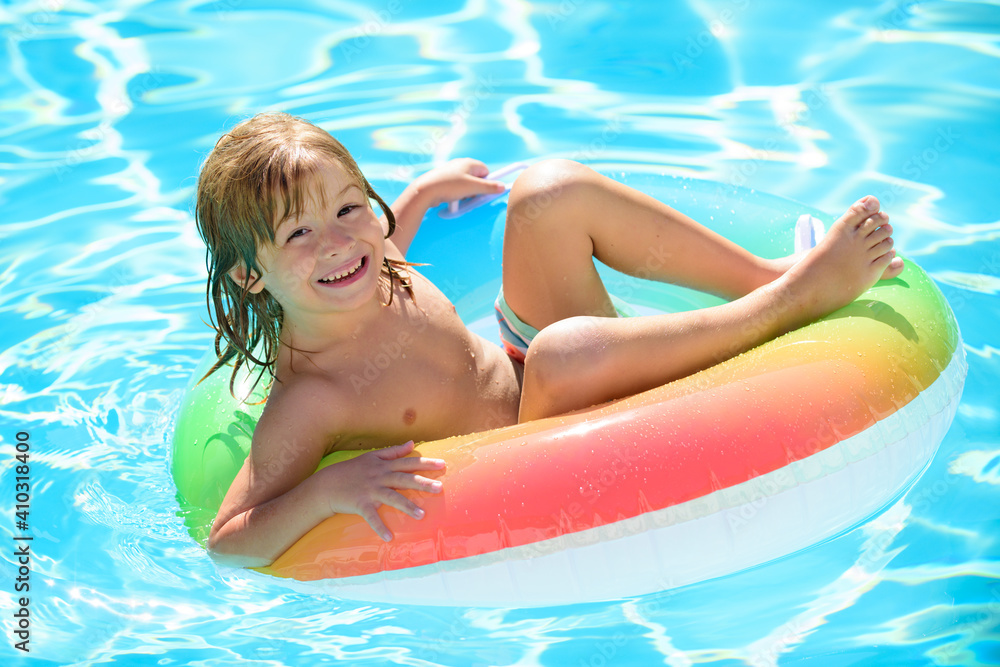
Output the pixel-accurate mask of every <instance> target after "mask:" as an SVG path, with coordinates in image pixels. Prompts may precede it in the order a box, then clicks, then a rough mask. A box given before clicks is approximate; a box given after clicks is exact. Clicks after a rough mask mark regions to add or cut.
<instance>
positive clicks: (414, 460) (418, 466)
mask: <svg viewBox="0 0 1000 667" xmlns="http://www.w3.org/2000/svg"><path fill="white" fill-rule="evenodd" d="M393 463H394V465H393V468H392V469H393V470H395V471H398V472H417V471H418V470H444V468H445V466H446V465H447V464H446V463H445V462H444V460H443V459H427V458H424V457H422V456H407V457H405V458H401V459H397V460H396V461H394V462H393Z"/></svg>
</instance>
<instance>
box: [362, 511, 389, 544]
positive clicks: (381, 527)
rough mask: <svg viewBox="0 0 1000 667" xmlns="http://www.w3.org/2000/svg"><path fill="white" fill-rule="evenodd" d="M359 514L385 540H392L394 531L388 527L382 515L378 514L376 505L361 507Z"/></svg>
mask: <svg viewBox="0 0 1000 667" xmlns="http://www.w3.org/2000/svg"><path fill="white" fill-rule="evenodd" d="M358 514H359V515H360V516H361V518H362V519H364V520H365V522H366V523H367V524H368V525H369V526H371V527H372V530H374V531H375V534H376V535H378V536H379V537H380V538H381V539H382V541H383V542H389V541H391V540H392V533H391V532H390V531H389V529H388V528H387V527H386V525H385V522H383V521H382V517H380V516H379V515H378V512H377V511H376V509H375V508H374V507H363V508H361V509H360V511H359V512H358Z"/></svg>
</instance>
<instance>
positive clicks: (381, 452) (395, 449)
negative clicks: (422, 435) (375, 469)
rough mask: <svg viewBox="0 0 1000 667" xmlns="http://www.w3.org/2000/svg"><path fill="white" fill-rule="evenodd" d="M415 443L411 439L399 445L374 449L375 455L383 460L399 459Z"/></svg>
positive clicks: (411, 448) (410, 449) (408, 451)
mask: <svg viewBox="0 0 1000 667" xmlns="http://www.w3.org/2000/svg"><path fill="white" fill-rule="evenodd" d="M414 447H416V445H415V444H414V443H413V441H412V440H410V441H408V442H404V443H403V444H401V445H393V446H392V447H385V448H383V449H377V450H375V452H374V453H375V456H377V457H379V458H380V459H382V460H383V461H391V460H392V459H401V458H403V457H404V456H406V455H407V454H409V453H410V452H412V451H413V448H414Z"/></svg>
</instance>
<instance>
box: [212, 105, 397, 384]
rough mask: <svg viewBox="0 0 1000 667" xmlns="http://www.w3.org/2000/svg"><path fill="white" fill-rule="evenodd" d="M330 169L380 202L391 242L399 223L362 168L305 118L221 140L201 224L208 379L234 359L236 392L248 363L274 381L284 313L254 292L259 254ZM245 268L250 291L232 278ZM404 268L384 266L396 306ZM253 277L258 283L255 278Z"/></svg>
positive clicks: (270, 119)
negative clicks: (210, 339)
mask: <svg viewBox="0 0 1000 667" xmlns="http://www.w3.org/2000/svg"><path fill="white" fill-rule="evenodd" d="M330 162H333V163H336V164H339V165H340V166H341V167H343V168H344V170H345V171H346V172H347V174H348V176H349V177H350V178H351V179H352V180H354V181H355V182H356V183H357V185H358V187H360V188H361V191H362V192H364V193H365V195H366V197H368V198H369V199H374V200H375V201H376V202H378V205H379V206H380V207H381V209H382V212H383V213H384V214H385V217H386V219H387V220H388V222H389V231H388V234H387V235H386V238H388V237H389V236H391V235H392V233H393V231H394V230H395V228H396V219H395V217H394V216H393V214H392V211H391V210H390V209H389V207H388V206H387V205H386V203H385V202H384V201H383V200H382V198H381V197H379V196H378V194H376V192H375V190H374V189H373V188H372V186H371V184H370V183H369V182H368V180H367V179H366V178H365V177H364V175H363V174H362V173H361V169H360V168H359V167H358V164H357V162H355V161H354V158H353V157H351V154H350V153H349V152H348V151H347V149H346V148H344V146H343V145H342V144H341V143H340V142H339V141H337V140H336V139H334V138H333V137H332V136H330V134H329V133H328V132H326V131H325V130H323V129H321V128H319V127H316V126H315V125H313V124H312V123H310V122H309V121H306V120H304V119H301V118H296V117H294V116H291V115H289V114H286V113H262V114H258V115H256V116H254V117H253V118H250V119H248V120H245V121H243V122H241V123H239V124H238V125H236V126H235V127H234V128H233V129H231V130H230V131H229V132H227V133H226V134H224V135H222V137H221V138H220V139H219V141H218V142H217V143H216V144H215V148H214V149H213V150H212V152H211V153H210V154H209V156H208V159H207V160H205V164H204V165H203V166H202V169H201V174H200V175H199V177H198V197H197V204H196V209H195V222H196V223H197V225H198V233H199V234H201V237H202V239H203V240H204V241H205V245H206V246H207V247H208V251H207V254H206V265H207V268H208V286H207V290H206V299H207V301H208V311H209V316H210V318H211V326H212V328H214V329H215V331H216V336H215V353H216V356H217V357H218V359H217V361H216V362H215V364H214V365H213V366H212V368H211V369H210V370H209V371H208V373H206V374H205V377H208V376H209V375H211V374H212V373H214V372H215V371H216V370H218V369H219V368H221V367H222V366H224V365H225V364H227V363H229V362H230V361H233V360H235V362H234V364H233V372H232V376H231V377H230V381H229V388H230V392H232V391H233V389H234V383H235V380H236V376H237V372H238V371H239V369H240V367H241V366H242V365H243V364H245V363H247V362H251V363H252V364H254V365H256V366H258V367H259V368H260V369H261V373H260V375H259V376H258V378H257V379H258V381H259V380H260V378H261V377H262V376H263V374H264V372H265V371H267V372H268V373H269V374H270V375H271V376H272V377H273V376H274V363H275V360H276V359H277V354H278V347H279V338H278V337H279V334H280V332H281V324H282V317H283V312H282V309H281V305H280V304H279V303H278V302H277V301H276V300H275V299H274V297H272V296H271V295H270V294H268V292H267V290H262V291H260V292H258V293H257V294H254V293H251V292H250V288H251V287H252V286H253V285H254V284H256V282H257V281H258V280H260V278H259V276H260V275H261V268H260V265H259V263H258V261H257V253H258V250H259V249H260V248H262V247H263V246H264V244H273V243H274V241H275V239H274V230H275V229H276V228H277V226H278V225H280V224H281V223H282V222H284V221H285V220H287V219H289V218H294V217H296V216H298V215H299V214H300V213H301V212H302V210H303V206H304V204H305V202H306V198H307V197H308V196H309V192H308V191H307V189H308V186H309V184H310V182H309V181H310V177H311V176H312V175H314V174H315V173H316V172H317V170H318V169H319V168H320V167H321V166H323V165H324V164H329V163H330ZM319 196H320V197H322V193H319ZM279 214H280V218H279V217H278V216H279ZM239 266H243V267H245V269H246V271H247V279H246V281H245V282H244V284H238V283H237V282H236V281H235V280H233V278H232V277H231V276H230V275H229V272H230V271H231V270H233V269H234V268H237V267H239ZM405 266H406V263H404V262H398V261H396V260H389V259H386V260H385V263H384V265H383V267H382V276H383V278H385V279H386V280H387V281H388V294H389V302H391V300H392V293H393V284H394V281H396V280H399V281H400V283H401V284H402V285H404V286H405V287H407V289H408V290H409V282H408V280H407V279H406V275H405V273H403V272H404V271H405V269H404V267H405ZM251 272H252V274H253V275H255V276H258V277H256V278H251V277H250V275H251ZM410 294H411V296H412V291H410ZM202 379H204V378H202Z"/></svg>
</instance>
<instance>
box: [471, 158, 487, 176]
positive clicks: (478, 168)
mask: <svg viewBox="0 0 1000 667" xmlns="http://www.w3.org/2000/svg"><path fill="white" fill-rule="evenodd" d="M465 173H467V174H472V175H473V176H478V177H479V178H482V177H484V176H486V175H487V174H488V173H490V168H489V167H487V166H486V164H485V163H484V162H482V161H481V160H477V159H475V158H471V157H469V158H465Z"/></svg>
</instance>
